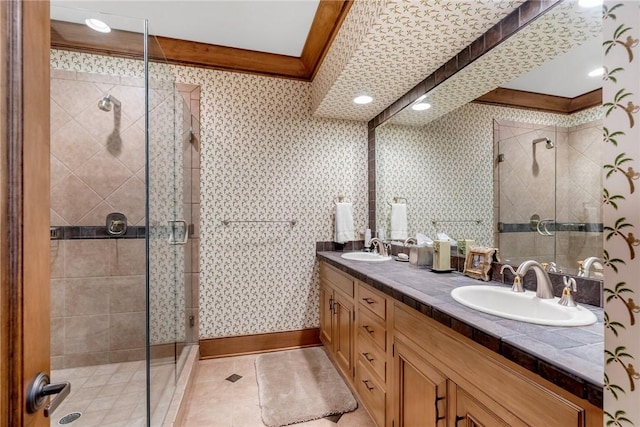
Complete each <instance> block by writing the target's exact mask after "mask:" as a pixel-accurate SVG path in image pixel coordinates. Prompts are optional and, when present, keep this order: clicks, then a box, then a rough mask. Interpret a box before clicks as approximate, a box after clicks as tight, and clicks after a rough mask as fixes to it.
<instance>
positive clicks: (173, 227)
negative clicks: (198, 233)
mask: <svg viewBox="0 0 640 427" xmlns="http://www.w3.org/2000/svg"><path fill="white" fill-rule="evenodd" d="M178 224H179V225H178ZM169 230H170V233H171V234H170V235H169V244H170V245H184V244H186V243H187V241H188V240H189V226H188V224H187V221H185V220H176V221H169ZM177 230H181V233H178V232H177ZM176 235H178V236H179V237H180V239H178V238H177V237H176Z"/></svg>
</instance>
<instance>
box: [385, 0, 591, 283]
mask: <svg viewBox="0 0 640 427" xmlns="http://www.w3.org/2000/svg"><path fill="white" fill-rule="evenodd" d="M596 9H597V8H596ZM596 9H582V8H579V7H578V6H577V4H575V3H568V2H567V3H561V4H560V5H558V6H556V7H554V8H553V9H551V10H550V11H548V12H547V13H546V14H545V15H543V16H541V17H540V18H538V19H537V20H535V21H533V22H532V23H531V24H529V25H528V26H526V27H524V28H523V29H522V30H521V31H519V32H518V33H516V34H515V35H513V36H512V37H511V38H509V39H508V40H506V41H505V42H503V43H501V44H500V45H498V46H496V47H495V48H494V49H492V50H491V51H489V52H488V53H487V54H485V55H484V56H482V57H481V58H479V59H478V60H476V61H475V62H473V63H472V64H470V65H469V66H467V67H465V68H463V69H462V70H460V71H458V72H457V73H456V74H454V75H453V76H452V77H450V78H449V79H447V80H445V81H444V82H443V83H441V84H440V85H438V86H437V87H436V88H434V89H432V90H431V91H430V92H428V93H427V94H426V98H425V99H424V100H423V101H422V102H428V103H429V104H431V105H432V107H431V108H429V109H427V110H422V111H416V110H414V109H411V108H405V109H404V110H402V111H401V112H400V113H398V114H397V115H396V116H394V117H393V118H391V119H390V120H388V121H387V122H385V123H384V124H383V125H382V126H379V127H378V128H376V135H375V136H376V200H377V202H376V222H377V227H387V228H388V227H389V225H388V224H389V215H390V212H389V209H388V204H387V203H386V201H388V200H391V199H392V198H393V197H394V196H396V195H398V194H401V195H403V196H405V197H407V198H408V199H409V200H410V201H411V202H410V203H409V204H408V205H407V216H408V228H409V235H415V234H416V233H424V234H426V235H427V236H429V237H431V238H435V237H436V236H437V233H446V234H447V235H448V236H450V237H452V238H454V239H472V240H474V241H475V242H477V243H478V244H481V245H485V246H495V247H498V248H499V249H500V256H501V258H502V259H503V260H504V261H505V262H508V263H511V264H515V265H517V264H519V263H520V262H521V261H522V260H524V259H536V260H539V261H540V262H546V263H548V264H549V266H550V267H549V268H550V269H551V270H553V269H555V270H556V271H559V270H563V271H564V272H566V273H569V274H578V267H579V265H578V261H583V263H584V260H586V259H588V258H589V257H597V258H600V259H601V258H602V219H601V214H600V210H601V209H600V208H601V193H602V182H601V164H600V161H601V160H600V158H601V155H600V153H601V151H600V150H601V148H602V147H601V143H602V125H601V118H602V110H601V107H600V104H601V102H602V101H601V96H602V95H601V90H600V87H601V79H602V77H595V78H594V77H588V76H587V73H588V72H589V71H591V70H592V69H593V68H596V67H597V66H600V65H601V56H602V54H601V52H602V48H601V32H602V29H601V21H600V15H599V13H598V12H599V11H598V10H596ZM559 27H562V28H566V29H567V31H562V32H560V31H549V29H550V28H559ZM541 59H544V61H542V62H544V64H541V63H540V61H541ZM583 76H584V78H583ZM565 77H566V78H565ZM538 229H539V230H540V233H539V232H538ZM589 274H590V275H591V277H601V274H602V273H601V272H600V271H594V270H593V269H592V271H591V272H590V273H589ZM583 275H586V273H584V272H583Z"/></svg>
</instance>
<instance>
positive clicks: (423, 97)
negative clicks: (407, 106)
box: [415, 93, 427, 104]
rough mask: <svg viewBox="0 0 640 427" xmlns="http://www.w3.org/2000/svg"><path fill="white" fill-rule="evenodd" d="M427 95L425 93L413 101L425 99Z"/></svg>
mask: <svg viewBox="0 0 640 427" xmlns="http://www.w3.org/2000/svg"><path fill="white" fill-rule="evenodd" d="M426 97H427V94H426V93H425V94H424V95H422V96H421V97H420V98H418V99H416V100H415V103H416V104H417V103H418V102H420V101H422V100H423V99H425V98H426Z"/></svg>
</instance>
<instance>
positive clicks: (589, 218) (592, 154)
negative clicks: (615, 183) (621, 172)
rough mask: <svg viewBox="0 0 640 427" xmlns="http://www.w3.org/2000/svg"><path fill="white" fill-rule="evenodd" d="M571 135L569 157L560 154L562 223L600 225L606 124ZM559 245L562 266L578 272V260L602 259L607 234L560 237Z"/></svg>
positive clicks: (596, 123)
mask: <svg viewBox="0 0 640 427" xmlns="http://www.w3.org/2000/svg"><path fill="white" fill-rule="evenodd" d="M568 135H569V138H568V144H567V148H566V150H565V153H562V152H561V151H560V152H558V163H557V167H558V196H557V197H558V207H559V209H558V221H560V222H569V223H589V224H594V223H597V224H600V223H602V188H603V183H602V166H603V165H602V156H603V148H604V147H603V144H602V120H596V121H593V122H590V123H585V124H583V125H579V126H574V127H570V128H569V129H568ZM561 153H562V154H563V155H562V156H560V154H561ZM561 201H565V202H564V203H562V202H561ZM556 244H557V248H556V251H557V252H556V259H557V263H558V265H564V266H567V267H568V268H569V269H572V270H577V268H578V260H584V259H585V258H588V257H591V256H596V257H600V258H601V257H602V251H603V249H602V248H603V245H604V240H603V233H600V232H563V233H558V235H557V242H556Z"/></svg>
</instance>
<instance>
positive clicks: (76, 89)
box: [51, 69, 160, 226]
mask: <svg viewBox="0 0 640 427" xmlns="http://www.w3.org/2000/svg"><path fill="white" fill-rule="evenodd" d="M106 94H111V95H112V96H114V97H115V98H117V99H118V100H119V101H120V102H121V109H120V112H119V113H118V112H117V110H118V109H117V108H115V107H114V108H113V110H111V111H110V112H105V111H102V110H100V109H98V107H97V105H98V101H99V100H100V99H102V97H103V96H104V95H106ZM144 98H145V97H144V81H143V80H141V79H131V78H125V77H116V76H110V75H102V74H93V73H81V72H75V71H61V70H55V69H54V70H51V225H53V226H55V225H105V222H106V216H107V214H108V213H110V212H116V211H117V212H122V213H124V214H125V215H126V216H127V219H128V222H129V224H130V225H144V197H145V190H144V165H145V148H144V144H145V135H144V129H145V122H144V113H145V99H144ZM159 100H160V96H159V95H157V94H155V96H154V93H153V91H151V92H150V100H149V102H150V107H151V108H153V107H154V105H155V104H157V103H158V102H159Z"/></svg>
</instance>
